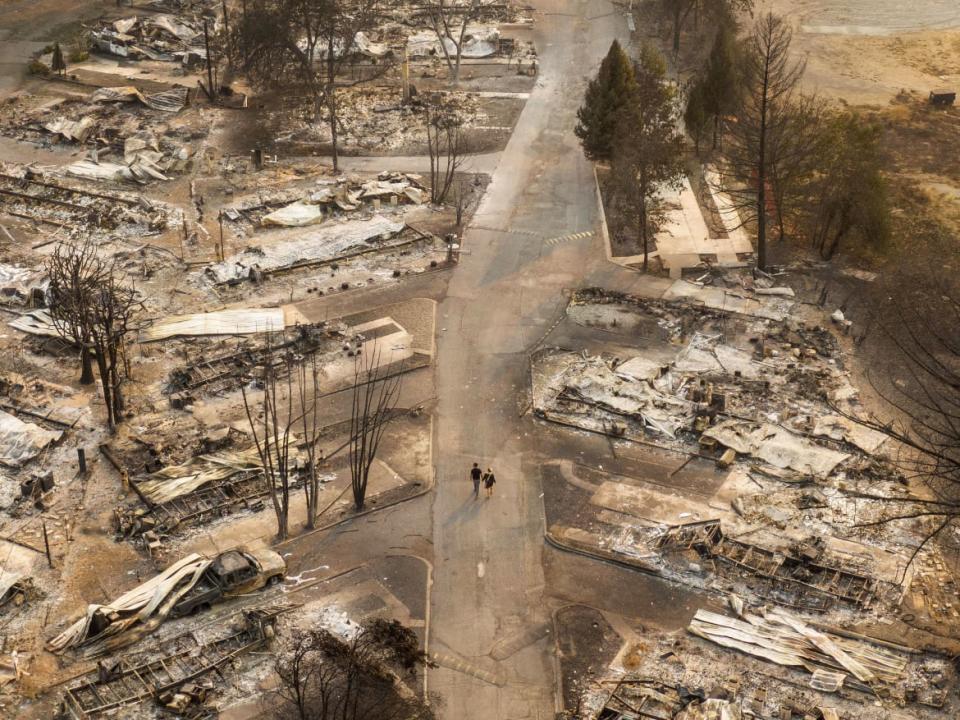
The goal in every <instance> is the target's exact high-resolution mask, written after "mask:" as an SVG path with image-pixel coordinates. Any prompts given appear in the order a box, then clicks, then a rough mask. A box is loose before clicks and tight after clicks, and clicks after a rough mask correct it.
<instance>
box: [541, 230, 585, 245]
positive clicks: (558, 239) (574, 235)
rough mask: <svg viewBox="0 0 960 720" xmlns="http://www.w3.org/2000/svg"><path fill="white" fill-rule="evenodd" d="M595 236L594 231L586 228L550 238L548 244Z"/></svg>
mask: <svg viewBox="0 0 960 720" xmlns="http://www.w3.org/2000/svg"><path fill="white" fill-rule="evenodd" d="M588 237H593V232H592V231H590V230H586V231H584V232H578V233H571V234H570V235H561V236H559V237H554V238H550V239H549V240H547V245H559V244H560V243H562V242H568V241H570V240H581V239H583V238H588Z"/></svg>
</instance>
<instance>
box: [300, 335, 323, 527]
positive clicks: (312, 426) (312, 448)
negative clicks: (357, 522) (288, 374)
mask: <svg viewBox="0 0 960 720" xmlns="http://www.w3.org/2000/svg"><path fill="white" fill-rule="evenodd" d="M321 375H322V371H321V370H320V367H319V365H318V364H317V354H316V352H311V353H309V355H308V356H307V357H305V358H303V359H301V360H300V362H298V363H297V390H298V394H299V399H300V427H301V429H302V431H303V433H302V437H301V441H302V442H303V446H304V452H305V453H306V456H307V469H306V477H305V479H304V485H303V492H304V496H305V499H306V505H307V527H308V528H310V529H313V528H314V527H315V526H316V522H317V510H318V507H319V498H320V466H321V465H322V464H323V451H320V450H319V449H318V448H317V443H318V442H319V439H320V431H321V429H322V428H321V425H320V416H319V407H318V403H319V400H320V378H321Z"/></svg>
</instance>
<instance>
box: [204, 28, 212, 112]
mask: <svg viewBox="0 0 960 720" xmlns="http://www.w3.org/2000/svg"><path fill="white" fill-rule="evenodd" d="M207 24H208V21H207V18H206V16H204V18H203V47H204V49H205V50H206V53H207V97H208V98H210V102H213V98H214V94H213V63H212V62H211V58H210V31H209V30H208V28H207Z"/></svg>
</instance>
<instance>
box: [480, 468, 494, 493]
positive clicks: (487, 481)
mask: <svg viewBox="0 0 960 720" xmlns="http://www.w3.org/2000/svg"><path fill="white" fill-rule="evenodd" d="M496 484H497V478H496V476H495V475H494V474H493V470H491V469H490V468H487V471H486V472H485V473H484V474H483V487H484V488H486V490H487V497H488V498H490V497H493V486H494V485H496Z"/></svg>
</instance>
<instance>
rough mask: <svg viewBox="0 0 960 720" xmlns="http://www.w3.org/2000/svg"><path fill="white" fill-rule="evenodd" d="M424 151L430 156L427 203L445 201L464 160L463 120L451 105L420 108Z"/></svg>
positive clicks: (430, 104)
mask: <svg viewBox="0 0 960 720" xmlns="http://www.w3.org/2000/svg"><path fill="white" fill-rule="evenodd" d="M424 123H425V126H426V131H427V151H428V153H429V155H430V201H431V202H433V203H434V204H440V203H442V202H444V201H445V200H446V199H447V194H448V193H449V192H450V188H451V186H452V185H453V180H454V177H455V176H456V174H457V171H458V170H460V168H461V167H463V165H464V163H465V162H466V160H467V157H466V154H467V141H466V136H465V135H464V132H463V119H462V118H461V116H460V114H459V113H458V112H457V108H456V107H454V106H453V105H452V104H451V103H445V102H443V101H442V100H441V101H439V102H428V103H427V104H426V105H425V106H424Z"/></svg>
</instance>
